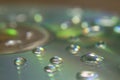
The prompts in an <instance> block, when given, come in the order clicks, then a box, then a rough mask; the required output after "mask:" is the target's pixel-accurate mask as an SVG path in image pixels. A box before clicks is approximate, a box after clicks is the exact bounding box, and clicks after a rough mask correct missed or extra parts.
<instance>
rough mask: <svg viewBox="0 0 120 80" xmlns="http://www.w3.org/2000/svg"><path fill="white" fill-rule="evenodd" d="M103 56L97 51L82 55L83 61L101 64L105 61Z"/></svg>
mask: <svg viewBox="0 0 120 80" xmlns="http://www.w3.org/2000/svg"><path fill="white" fill-rule="evenodd" d="M103 59H104V58H103V57H101V56H98V55H96V54H95V53H88V54H85V55H83V56H81V61H83V62H86V63H90V64H100V63H101V62H102V61H103Z"/></svg>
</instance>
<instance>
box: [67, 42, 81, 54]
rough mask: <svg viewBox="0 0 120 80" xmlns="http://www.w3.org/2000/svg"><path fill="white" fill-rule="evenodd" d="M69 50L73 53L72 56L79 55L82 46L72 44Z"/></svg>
mask: <svg viewBox="0 0 120 80" xmlns="http://www.w3.org/2000/svg"><path fill="white" fill-rule="evenodd" d="M67 50H68V51H69V52H70V53H71V54H74V55H75V54H77V53H78V52H79V51H80V46H79V45H77V44H71V45H69V46H68V47H67Z"/></svg>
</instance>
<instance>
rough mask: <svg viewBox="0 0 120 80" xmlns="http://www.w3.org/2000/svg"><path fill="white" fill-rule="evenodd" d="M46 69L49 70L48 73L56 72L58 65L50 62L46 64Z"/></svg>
mask: <svg viewBox="0 0 120 80" xmlns="http://www.w3.org/2000/svg"><path fill="white" fill-rule="evenodd" d="M44 70H45V72H48V73H54V72H56V71H57V69H56V67H55V66H54V65H52V64H49V65H48V66H45V67H44Z"/></svg>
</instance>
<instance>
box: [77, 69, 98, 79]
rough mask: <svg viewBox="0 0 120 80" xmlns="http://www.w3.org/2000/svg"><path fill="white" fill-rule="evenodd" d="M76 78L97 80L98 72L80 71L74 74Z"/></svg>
mask: <svg viewBox="0 0 120 80" xmlns="http://www.w3.org/2000/svg"><path fill="white" fill-rule="evenodd" d="M76 78H77V80H97V79H98V74H97V73H96V72H93V71H81V72H78V73H77V74H76Z"/></svg>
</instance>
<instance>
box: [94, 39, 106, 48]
mask: <svg viewBox="0 0 120 80" xmlns="http://www.w3.org/2000/svg"><path fill="white" fill-rule="evenodd" d="M96 47H97V48H102V49H105V48H106V43H105V42H104V41H99V42H97V43H96Z"/></svg>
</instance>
